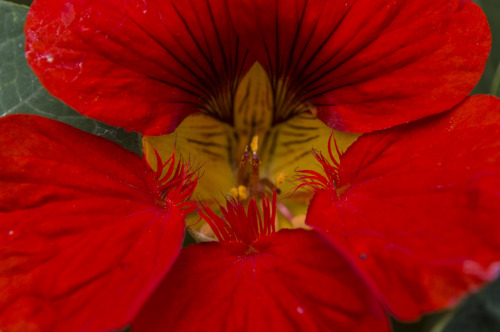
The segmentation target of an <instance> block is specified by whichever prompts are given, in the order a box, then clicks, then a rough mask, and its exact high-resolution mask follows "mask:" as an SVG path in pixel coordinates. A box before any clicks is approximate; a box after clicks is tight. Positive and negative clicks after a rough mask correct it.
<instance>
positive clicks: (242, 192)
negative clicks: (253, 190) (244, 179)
mask: <svg viewBox="0 0 500 332" xmlns="http://www.w3.org/2000/svg"><path fill="white" fill-rule="evenodd" d="M238 196H239V198H240V200H245V199H247V198H248V191H247V187H245V186H238Z"/></svg>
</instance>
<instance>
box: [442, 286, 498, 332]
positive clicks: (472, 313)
mask: <svg viewBox="0 0 500 332" xmlns="http://www.w3.org/2000/svg"><path fill="white" fill-rule="evenodd" d="M472 331H474V332H498V331H500V279H499V280H497V281H495V282H494V283H492V284H491V285H489V286H488V287H486V288H485V289H483V290H482V291H481V292H479V293H477V294H474V295H472V296H470V297H469V298H468V299H467V300H465V302H464V303H463V304H462V305H461V306H460V307H459V308H458V310H457V311H456V312H455V314H454V315H453V317H451V319H450V320H449V321H448V323H447V324H446V327H445V328H444V329H443V330H442V331H441V332H472Z"/></svg>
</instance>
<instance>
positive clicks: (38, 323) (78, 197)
mask: <svg viewBox="0 0 500 332" xmlns="http://www.w3.org/2000/svg"><path fill="white" fill-rule="evenodd" d="M0 132H1V133H2V135H1V136H0V145H1V146H2V147H3V148H2V149H1V150H0V164H1V165H2V167H1V168H0V188H1V190H0V329H1V330H2V331H21V330H22V331H24V330H30V331H31V330H36V331H38V330H41V331H83V330H86V331H95V330H111V329H117V328H121V327H124V326H125V325H126V324H127V323H129V322H130V321H131V319H132V317H133V316H134V315H135V314H136V312H137V311H138V310H139V308H140V306H141V305H142V303H143V302H144V301H145V300H146V298H147V297H148V296H149V294H150V293H151V292H152V291H153V289H154V288H155V287H156V285H157V284H158V283H159V281H160V280H161V279H162V278H163V276H164V275H165V273H166V272H167V270H168V269H169V267H170V266H171V264H172V262H173V260H174V259H175V258H176V256H177V254H178V252H179V249H180V246H181V243H182V239H183V236H184V223H183V219H184V216H183V214H182V213H181V211H179V210H178V208H177V207H176V206H173V205H167V206H162V205H159V204H158V203H157V202H158V192H157V189H156V187H155V186H156V183H155V182H154V181H153V178H152V172H151V171H149V170H147V169H146V167H145V165H144V164H143V162H142V161H141V159H140V158H139V157H138V156H137V155H135V154H133V153H131V152H129V151H126V150H125V149H123V148H121V147H119V146H118V145H116V144H114V143H112V142H110V141H107V140H105V139H103V138H100V137H97V136H93V135H91V134H88V133H84V132H82V131H79V130H77V129H75V128H72V127H70V126H68V125H65V124H62V123H59V122H56V121H52V120H49V119H45V118H41V117H37V116H29V115H13V116H7V117H4V118H2V119H0Z"/></svg>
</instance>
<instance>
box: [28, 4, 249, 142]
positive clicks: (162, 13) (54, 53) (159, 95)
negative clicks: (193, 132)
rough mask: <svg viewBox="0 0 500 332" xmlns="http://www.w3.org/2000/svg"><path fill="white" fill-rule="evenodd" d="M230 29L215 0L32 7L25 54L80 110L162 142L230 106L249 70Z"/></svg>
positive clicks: (46, 80) (60, 95) (44, 78)
mask: <svg viewBox="0 0 500 332" xmlns="http://www.w3.org/2000/svg"><path fill="white" fill-rule="evenodd" d="M230 21H231V20H230V18H229V13H228V9H227V6H226V5H225V3H224V2H223V1H221V0H209V1H202V2H200V1H198V2H191V1H183V0H171V1H162V0H147V1H142V0H133V1H121V0H109V1H103V0H92V1H90V0H85V1H81V0H79V1H76V0H73V1H66V0H36V1H35V2H34V3H33V5H32V7H31V9H30V11H29V14H28V18H27V21H26V27H25V30H26V56H27V58H28V62H29V63H30V65H31V67H32V68H33V70H34V71H35V73H36V74H37V75H38V76H39V78H40V80H41V82H42V84H43V85H44V86H45V87H46V88H47V89H48V90H49V91H50V92H51V93H52V94H54V95H55V96H56V97H58V98H61V99H62V100H63V101H65V102H66V103H68V104H69V105H70V106H72V107H73V108H75V109H76V110H77V111H79V112H81V113H83V114H85V115H87V116H90V117H92V118H95V119H98V120H102V121H104V122H107V123H109V124H112V125H116V126H120V127H124V128H125V129H127V130H134V131H139V132H142V133H144V134H147V135H160V134H165V133H167V132H172V131H173V130H174V129H175V128H176V126H177V125H178V124H179V123H180V122H181V121H182V120H183V119H184V118H185V117H186V116H188V115H189V114H191V113H192V112H195V111H199V110H200V109H202V108H204V107H206V106H207V104H210V103H213V102H214V100H217V103H218V104H220V105H227V103H226V102H223V101H221V100H222V99H223V98H227V100H228V102H229V103H230V100H231V93H232V92H233V88H234V86H233V85H232V82H234V81H235V80H236V79H237V78H238V77H239V76H240V74H241V73H242V72H243V71H244V70H246V68H247V66H248V65H250V64H251V63H249V62H248V61H247V62H246V59H247V51H246V50H245V49H243V48H242V47H241V45H240V44H239V41H238V39H237V37H236V35H235V33H234V29H233V28H232V26H231V22H230ZM222 95H223V96H222ZM224 96H225V97H224ZM221 108H223V107H221ZM209 111H212V112H221V113H224V112H225V111H227V110H225V109H222V110H209ZM224 115H225V114H220V116H222V117H223V116H224Z"/></svg>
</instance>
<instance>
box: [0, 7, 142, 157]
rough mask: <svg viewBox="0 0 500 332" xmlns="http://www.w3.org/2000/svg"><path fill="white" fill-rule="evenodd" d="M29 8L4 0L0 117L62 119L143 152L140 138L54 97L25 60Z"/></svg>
mask: <svg viewBox="0 0 500 332" xmlns="http://www.w3.org/2000/svg"><path fill="white" fill-rule="evenodd" d="M27 13H28V8H27V7H25V6H20V5H16V4H13V3H10V2H6V1H2V0H0V116H3V115H7V114H13V113H28V114H36V115H41V116H44V117H47V118H51V119H55V120H59V121H62V122H65V123H67V124H70V125H72V126H74V127H76V128H79V129H82V130H85V131H87V132H90V133H93V134H95V135H99V136H102V137H105V138H107V139H110V140H112V141H114V142H116V143H118V144H120V145H122V146H123V147H125V148H127V149H129V150H131V151H134V152H136V153H141V144H140V136H139V135H138V134H137V133H129V132H126V131H125V130H123V129H121V128H116V127H112V126H109V125H106V124H104V123H102V122H99V121H96V120H93V119H90V118H87V117H84V116H83V115H81V114H79V113H78V112H76V111H74V110H73V109H71V108H70V107H68V106H66V105H65V104H64V103H63V102H61V101H60V100H58V99H56V98H54V97H52V96H51V95H50V94H49V93H48V92H47V90H45V88H44V87H43V86H42V85H41V84H40V82H39V81H38V79H37V77H36V76H35V74H33V72H32V71H31V68H30V67H29V66H28V63H27V62H26V59H25V57H24V21H25V19H26V15H27Z"/></svg>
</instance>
